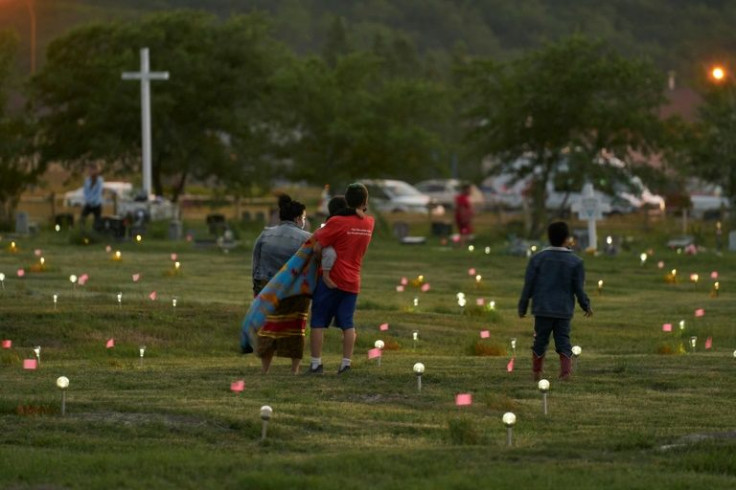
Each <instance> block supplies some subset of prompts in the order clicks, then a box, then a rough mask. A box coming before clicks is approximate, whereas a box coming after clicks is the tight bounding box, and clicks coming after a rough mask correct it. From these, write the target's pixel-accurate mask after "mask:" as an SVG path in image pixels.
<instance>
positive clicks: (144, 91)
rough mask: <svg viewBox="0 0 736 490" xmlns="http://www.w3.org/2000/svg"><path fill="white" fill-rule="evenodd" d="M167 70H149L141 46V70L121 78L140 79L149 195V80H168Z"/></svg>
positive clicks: (148, 191)
mask: <svg viewBox="0 0 736 490" xmlns="http://www.w3.org/2000/svg"><path fill="white" fill-rule="evenodd" d="M168 79H169V72H167V71H157V72H154V71H151V68H150V63H149V57H148V48H141V71H138V72H130V71H126V72H123V80H140V81H141V132H142V139H143V141H142V145H141V146H142V149H143V192H145V194H146V200H148V196H150V195H151V80H168Z"/></svg>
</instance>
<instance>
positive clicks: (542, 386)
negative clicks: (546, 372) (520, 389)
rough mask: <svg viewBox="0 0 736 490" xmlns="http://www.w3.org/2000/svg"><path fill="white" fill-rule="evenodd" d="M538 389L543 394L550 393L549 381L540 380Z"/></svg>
mask: <svg viewBox="0 0 736 490" xmlns="http://www.w3.org/2000/svg"><path fill="white" fill-rule="evenodd" d="M537 388H539V391H541V392H542V393H545V392H547V391H549V381H547V380H546V379H540V380H539V383H537Z"/></svg>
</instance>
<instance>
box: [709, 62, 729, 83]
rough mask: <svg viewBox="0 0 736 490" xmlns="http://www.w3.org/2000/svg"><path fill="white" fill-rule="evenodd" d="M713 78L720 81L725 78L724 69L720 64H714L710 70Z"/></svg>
mask: <svg viewBox="0 0 736 490" xmlns="http://www.w3.org/2000/svg"><path fill="white" fill-rule="evenodd" d="M710 76H712V77H713V80H715V81H717V82H720V81H721V80H724V79H725V78H726V70H725V69H724V68H723V67H722V66H714V67H713V69H711V71H710Z"/></svg>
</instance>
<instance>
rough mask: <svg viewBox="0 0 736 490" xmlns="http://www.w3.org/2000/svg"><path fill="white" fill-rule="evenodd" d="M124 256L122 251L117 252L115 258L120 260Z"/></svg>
mask: <svg viewBox="0 0 736 490" xmlns="http://www.w3.org/2000/svg"><path fill="white" fill-rule="evenodd" d="M122 256H123V254H122V252H120V250H116V251H115V258H116V259H117V260H120V259H121V258H122Z"/></svg>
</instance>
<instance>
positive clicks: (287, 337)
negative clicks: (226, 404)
mask: <svg viewBox="0 0 736 490" xmlns="http://www.w3.org/2000/svg"><path fill="white" fill-rule="evenodd" d="M305 209H306V208H305V206H304V204H302V203H300V202H298V201H293V200H292V199H291V198H290V197H289V196H287V195H281V196H280V197H279V219H280V223H279V224H278V225H276V226H273V227H269V228H266V229H265V230H263V232H262V233H261V234H260V235H259V236H258V239H257V240H256V243H255V246H254V247H253V296H254V297H255V296H257V295H258V293H259V292H260V291H261V289H263V287H264V286H266V284H267V283H268V281H269V280H270V279H271V278H272V277H273V276H274V275H276V273H277V272H279V269H281V267H282V266H283V265H284V264H285V263H286V261H288V260H289V259H290V258H291V256H292V255H294V253H295V252H296V251H297V250H298V249H299V247H300V246H301V245H302V244H303V243H304V242H305V241H306V240H307V239H309V237H310V233H309V232H307V231H304V230H303V228H304V223H305V221H306V210H305ZM310 301H311V299H310V297H309V296H306V295H300V296H292V297H289V298H285V299H284V300H283V301H281V302H279V304H278V306H277V307H276V310H275V311H274V312H273V313H272V314H270V315H268V317H267V318H266V323H265V325H264V326H263V327H261V329H260V330H258V343H257V347H256V355H257V356H258V357H260V358H261V365H262V367H263V373H264V374H265V373H268V370H269V368H270V367H271V360H272V359H273V356H274V354H275V355H276V356H278V357H288V358H291V372H292V373H294V374H298V373H299V365H300V364H301V360H302V356H303V353H304V332H305V327H306V323H307V316H308V315H309V304H310Z"/></svg>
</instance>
